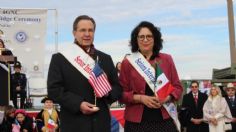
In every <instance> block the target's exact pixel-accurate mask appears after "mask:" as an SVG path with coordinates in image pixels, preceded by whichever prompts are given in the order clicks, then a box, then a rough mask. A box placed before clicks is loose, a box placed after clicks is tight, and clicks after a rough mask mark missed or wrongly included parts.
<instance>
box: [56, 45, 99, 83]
mask: <svg viewBox="0 0 236 132" xmlns="http://www.w3.org/2000/svg"><path fill="white" fill-rule="evenodd" d="M59 52H60V53H61V54H62V55H63V56H64V57H65V58H66V59H67V60H68V61H69V62H70V63H71V64H72V65H73V66H74V67H75V68H76V69H77V70H78V71H80V72H81V73H82V74H83V75H84V76H85V77H86V78H87V79H89V76H90V73H91V72H92V70H93V68H94V66H95V61H94V60H93V59H92V58H91V57H90V56H89V55H88V54H87V53H85V52H84V51H83V50H82V49H81V48H80V47H79V46H78V45H76V44H70V45H66V46H65V47H64V48H62V49H61V50H59Z"/></svg>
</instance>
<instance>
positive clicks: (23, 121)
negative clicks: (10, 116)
mask: <svg viewBox="0 0 236 132" xmlns="http://www.w3.org/2000/svg"><path fill="white" fill-rule="evenodd" d="M15 118H16V120H15V123H14V124H13V128H12V129H13V130H16V129H20V132H33V119H32V118H31V117H29V116H27V114H26V111H25V110H24V109H17V110H16V111H15Z"/></svg>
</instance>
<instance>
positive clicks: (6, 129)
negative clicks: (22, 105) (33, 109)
mask: <svg viewBox="0 0 236 132" xmlns="http://www.w3.org/2000/svg"><path fill="white" fill-rule="evenodd" d="M15 110H16V109H15V108H14V107H13V106H11V105H9V106H5V107H4V118H3V121H2V124H1V125H0V132H11V131H12V124H14V121H15Z"/></svg>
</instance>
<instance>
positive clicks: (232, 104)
mask: <svg viewBox="0 0 236 132" xmlns="http://www.w3.org/2000/svg"><path fill="white" fill-rule="evenodd" d="M229 100H230V103H231V106H232V107H234V99H233V97H230V98H229Z"/></svg>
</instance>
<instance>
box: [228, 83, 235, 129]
mask: <svg viewBox="0 0 236 132" xmlns="http://www.w3.org/2000/svg"><path fill="white" fill-rule="evenodd" d="M225 91H226V94H227V96H226V97H225V99H226V101H227V103H228V106H229V109H230V112H231V114H232V117H233V118H232V122H231V125H232V130H231V131H227V132H236V99H235V92H236V86H234V84H233V83H228V84H227V87H226V88H225Z"/></svg>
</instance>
